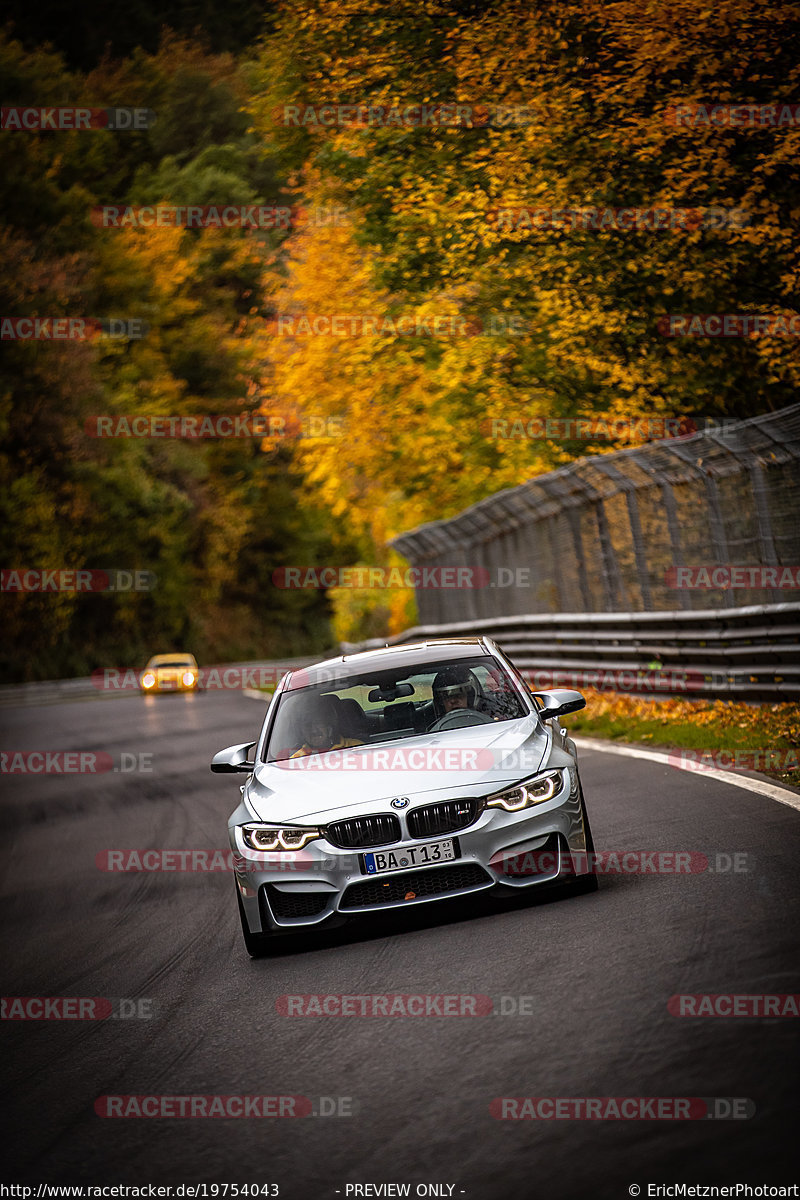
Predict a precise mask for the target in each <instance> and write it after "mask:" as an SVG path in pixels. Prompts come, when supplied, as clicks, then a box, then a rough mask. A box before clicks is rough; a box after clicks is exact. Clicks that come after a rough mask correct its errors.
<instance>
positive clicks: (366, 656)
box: [285, 637, 493, 691]
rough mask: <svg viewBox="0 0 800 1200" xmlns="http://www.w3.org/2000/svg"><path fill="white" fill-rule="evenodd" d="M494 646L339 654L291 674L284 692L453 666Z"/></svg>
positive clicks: (443, 641)
mask: <svg viewBox="0 0 800 1200" xmlns="http://www.w3.org/2000/svg"><path fill="white" fill-rule="evenodd" d="M492 653H493V645H492V643H491V642H489V641H488V639H487V638H483V637H471V638H431V639H430V640H428V641H424V642H422V641H421V642H409V643H407V644H405V645H402V646H384V647H381V648H380V649H376V650H360V651H358V652H357V653H355V654H342V655H340V656H339V657H338V658H326V659H325V660H324V661H323V662H318V663H314V664H313V665H312V666H309V667H301V668H300V669H298V670H295V671H293V672H291V675H290V677H289V678H288V679H287V681H286V684H285V686H286V688H287V689H288V690H290V691H291V690H294V689H295V688H299V687H308V685H309V684H314V683H325V682H330V680H331V679H333V678H334V677H336V676H345V677H346V676H347V675H349V674H351V673H356V672H358V671H362V670H363V671H386V670H391V669H392V668H393V667H400V668H401V669H405V668H411V667H416V666H419V664H420V663H426V662H433V663H438V662H454V661H457V660H458V659H460V658H475V657H477V656H481V655H487V656H488V655H491V654H492Z"/></svg>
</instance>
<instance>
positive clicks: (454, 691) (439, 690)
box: [433, 666, 480, 724]
mask: <svg viewBox="0 0 800 1200" xmlns="http://www.w3.org/2000/svg"><path fill="white" fill-rule="evenodd" d="M477 699H478V686H477V683H476V681H475V676H474V675H473V674H472V672H471V671H470V669H469V668H468V667H459V666H453V667H445V669H444V670H443V671H439V673H438V675H437V676H436V678H435V679H434V681H433V710H434V713H435V717H436V719H435V721H434V724H436V722H437V721H439V720H441V718H442V717H445V716H447V714H448V713H451V712H456V711H457V710H458V709H460V708H463V709H472V710H473V711H475V712H479V711H480V709H479V708H478V705H477Z"/></svg>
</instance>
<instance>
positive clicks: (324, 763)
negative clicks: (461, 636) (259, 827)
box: [245, 717, 551, 823]
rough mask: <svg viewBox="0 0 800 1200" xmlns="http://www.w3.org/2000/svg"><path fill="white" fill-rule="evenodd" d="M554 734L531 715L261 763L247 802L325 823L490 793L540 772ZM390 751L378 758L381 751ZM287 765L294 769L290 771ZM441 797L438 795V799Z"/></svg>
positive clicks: (263, 816)
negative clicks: (400, 801)
mask: <svg viewBox="0 0 800 1200" xmlns="http://www.w3.org/2000/svg"><path fill="white" fill-rule="evenodd" d="M550 745H551V734H550V733H549V731H546V730H545V729H543V728H542V726H541V725H540V724H539V722H538V721H537V720H536V718H534V717H528V718H525V719H523V720H519V721H508V722H505V721H504V722H503V723H502V725H501V726H497V727H492V726H486V725H480V726H473V727H470V728H467V729H459V730H451V731H449V732H446V733H435V734H427V735H426V736H424V737H418V738H408V739H405V740H403V741H391V742H379V743H378V742H376V743H372V744H370V745H369V746H364V747H354V748H353V749H352V750H341V751H331V752H330V753H329V754H322V755H309V756H307V757H305V758H299V759H290V760H289V761H288V762H284V763H283V764H282V765H280V766H278V765H276V764H275V763H261V764H259V766H257V767H256V769H255V772H254V774H253V776H252V777H251V778H250V780H249V781H248V784H247V788H246V792H245V797H246V800H247V802H248V804H249V806H250V807H251V808H252V810H253V812H254V813H255V815H256V817H257V818H258V819H260V820H262V821H269V822H272V823H274V822H277V821H303V822H304V823H307V822H313V823H317V822H319V823H324V822H325V821H330V820H334V819H340V818H342V817H347V816H357V815H359V814H362V813H368V812H374V811H376V810H377V811H378V812H381V811H390V810H389V809H388V803H389V801H390V800H391V799H392V797H394V796H400V795H402V796H407V797H408V798H409V800H411V801H412V803H413V801H414V799H415V798H422V797H425V799H426V800H428V801H429V802H430V801H434V800H437V799H444V798H445V796H454V795H455V796H459V795H461V796H470V795H476V796H486V795H489V794H490V793H491V792H492V791H495V790H499V789H500V788H502V787H503V786H504V785H505V784H511V783H516V782H517V781H518V780H520V779H525V778H527V777H529V776H530V775H534V774H535V773H536V772H537V771H538V770H540V769H541V767H542V765H543V763H544V760H545V757H546V755H547V754H548V751H549V748H550ZM379 751H382V752H386V757H385V758H384V759H383V760H381V759H378V760H377V761H376V758H377V756H378V752H379ZM289 763H291V764H292V765H291V766H289ZM437 793H439V794H438V795H437Z"/></svg>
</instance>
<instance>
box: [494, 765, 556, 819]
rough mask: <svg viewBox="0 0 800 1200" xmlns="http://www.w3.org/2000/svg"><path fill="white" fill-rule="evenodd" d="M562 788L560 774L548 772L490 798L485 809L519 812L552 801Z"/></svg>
mask: <svg viewBox="0 0 800 1200" xmlns="http://www.w3.org/2000/svg"><path fill="white" fill-rule="evenodd" d="M563 786H564V777H563V774H562V772H561V771H548V772H547V773H546V774H544V775H535V776H534V777H533V779H526V780H525V782H524V783H519V784H517V786H516V787H513V788H509V790H508V791H507V792H500V793H498V795H496V796H490V797H489V799H488V800H487V801H486V807H487V808H502V809H503V811H504V812H520V811H521V810H522V809H523V808H533V806H534V805H536V804H544V802H545V800H552V798H553V796H555V795H556V793H557V792H560V791H561V789H562V787H563Z"/></svg>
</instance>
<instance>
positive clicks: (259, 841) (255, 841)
mask: <svg viewBox="0 0 800 1200" xmlns="http://www.w3.org/2000/svg"><path fill="white" fill-rule="evenodd" d="M240 829H241V834H242V841H243V842H244V844H245V846H247V847H248V849H249V850H302V849H303V847H304V846H307V845H308V843H309V842H313V841H314V839H315V838H320V837H322V831H321V830H319V829H298V828H296V827H295V828H294V829H286V828H281V827H279V826H275V825H241V826H240Z"/></svg>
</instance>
